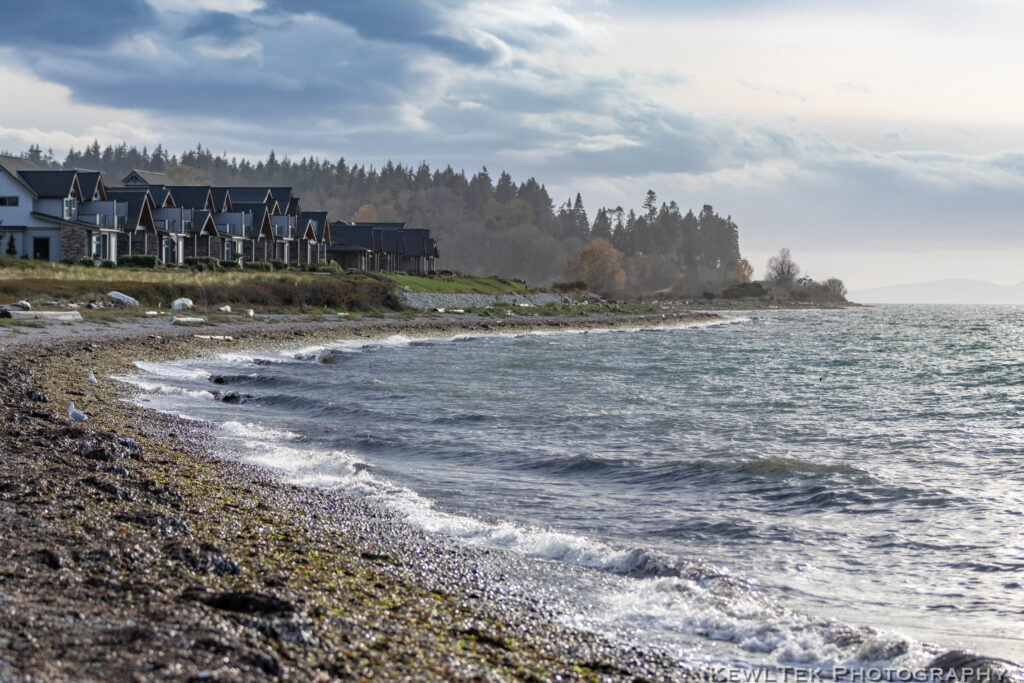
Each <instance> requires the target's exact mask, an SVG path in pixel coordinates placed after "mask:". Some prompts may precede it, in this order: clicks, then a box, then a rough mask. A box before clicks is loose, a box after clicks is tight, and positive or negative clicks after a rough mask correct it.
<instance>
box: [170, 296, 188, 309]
mask: <svg viewBox="0 0 1024 683" xmlns="http://www.w3.org/2000/svg"><path fill="white" fill-rule="evenodd" d="M171 309H172V310H175V311H188V310H191V309H192V299H185V298H181V299H175V300H174V301H173V302H172V303H171Z"/></svg>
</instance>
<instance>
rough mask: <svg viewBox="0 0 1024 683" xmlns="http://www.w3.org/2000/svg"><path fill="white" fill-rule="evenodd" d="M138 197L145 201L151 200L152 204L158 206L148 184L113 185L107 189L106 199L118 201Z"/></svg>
mask: <svg viewBox="0 0 1024 683" xmlns="http://www.w3.org/2000/svg"><path fill="white" fill-rule="evenodd" d="M138 197H141V198H142V199H143V200H145V201H148V202H152V206H159V204H157V203H156V200H155V199H153V193H152V191H151V190H150V188H149V186H148V185H140V186H138V187H114V188H109V189H108V190H107V199H113V200H116V201H119V202H127V201H129V199H135V198H138ZM129 206H130V205H129Z"/></svg>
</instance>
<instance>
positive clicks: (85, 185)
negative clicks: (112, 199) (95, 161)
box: [75, 169, 106, 202]
mask: <svg viewBox="0 0 1024 683" xmlns="http://www.w3.org/2000/svg"><path fill="white" fill-rule="evenodd" d="M75 172H76V173H77V174H78V187H80V188H81V190H82V197H83V198H84V199H85V201H87V202H88V201H92V197H93V195H94V194H96V190H97V189H99V187H100V179H101V177H102V175H103V174H102V173H100V172H99V171H80V170H78V169H75ZM103 194H106V192H104V193H103Z"/></svg>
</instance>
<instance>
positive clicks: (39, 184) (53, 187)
mask: <svg viewBox="0 0 1024 683" xmlns="http://www.w3.org/2000/svg"><path fill="white" fill-rule="evenodd" d="M18 177H20V178H21V179H22V180H23V181H25V184H26V185H28V186H29V187H31V188H32V191H33V192H35V193H36V196H37V197H48V198H53V197H60V198H63V197H67V196H68V195H69V194H71V191H72V188H74V186H75V178H76V177H77V174H76V173H75V172H74V171H18Z"/></svg>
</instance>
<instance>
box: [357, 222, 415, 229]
mask: <svg viewBox="0 0 1024 683" xmlns="http://www.w3.org/2000/svg"><path fill="white" fill-rule="evenodd" d="M352 225H360V226H365V227H368V228H377V229H378V230H401V229H402V228H404V227H405V223H398V222H395V223H371V222H363V223H353V224H352Z"/></svg>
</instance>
